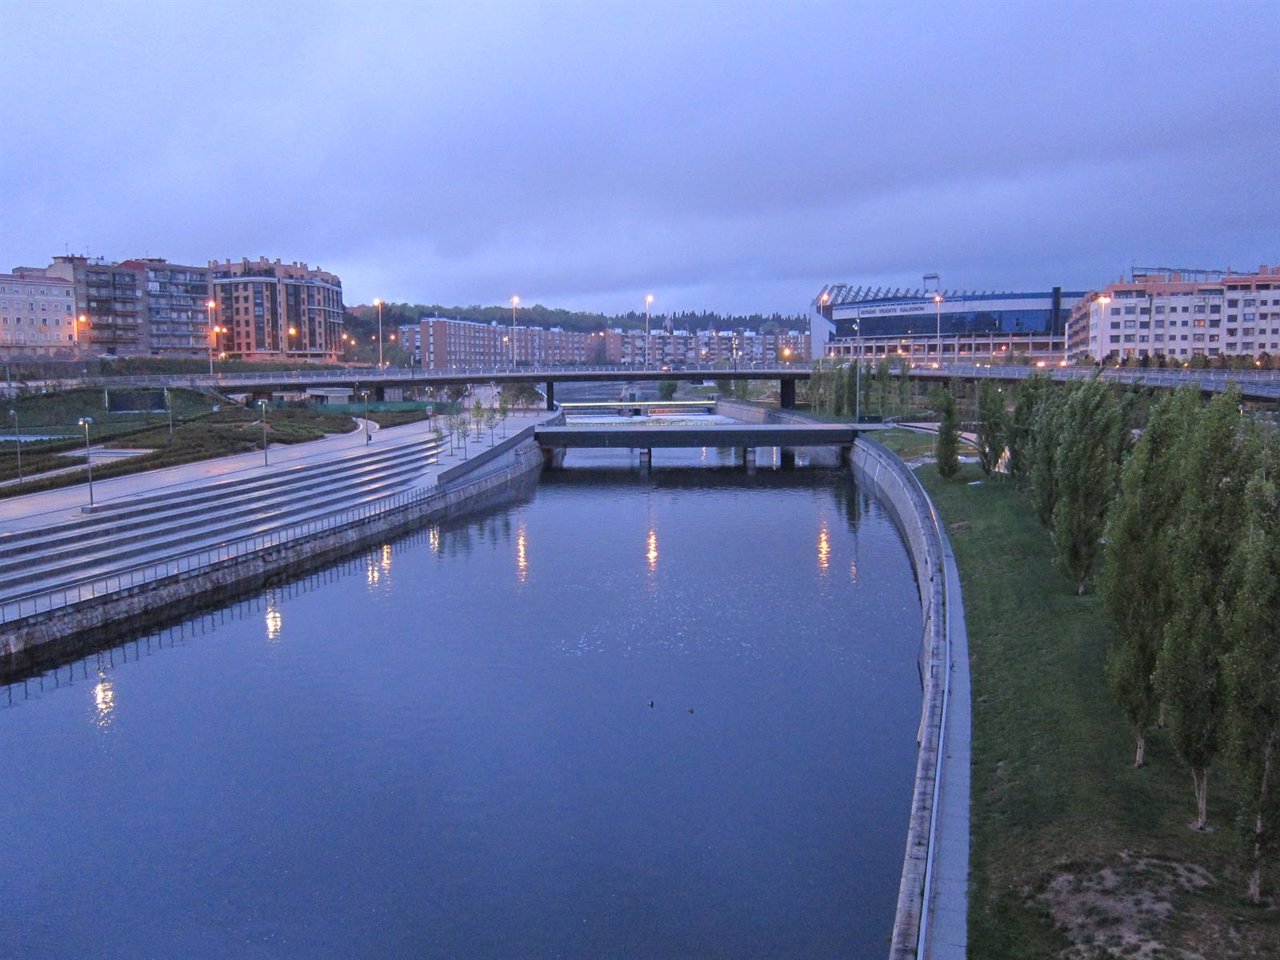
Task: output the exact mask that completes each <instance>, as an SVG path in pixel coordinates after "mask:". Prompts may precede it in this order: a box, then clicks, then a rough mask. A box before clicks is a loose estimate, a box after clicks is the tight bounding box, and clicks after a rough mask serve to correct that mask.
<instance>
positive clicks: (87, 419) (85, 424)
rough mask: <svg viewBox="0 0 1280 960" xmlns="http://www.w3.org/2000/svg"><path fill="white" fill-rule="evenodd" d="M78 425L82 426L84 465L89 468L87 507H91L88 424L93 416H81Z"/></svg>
mask: <svg viewBox="0 0 1280 960" xmlns="http://www.w3.org/2000/svg"><path fill="white" fill-rule="evenodd" d="M79 423H80V426H82V427H84V465H85V467H86V468H88V470H89V509H90V510H92V509H93V455H92V454H91V453H90V452H89V426H90V424H92V423H93V417H81V418H80V420H79Z"/></svg>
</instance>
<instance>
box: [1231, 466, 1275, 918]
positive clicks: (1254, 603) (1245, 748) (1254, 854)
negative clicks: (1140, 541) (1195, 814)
mask: <svg viewBox="0 0 1280 960" xmlns="http://www.w3.org/2000/svg"><path fill="white" fill-rule="evenodd" d="M1267 459H1268V460H1270V461H1271V462H1270V464H1269V465H1267V466H1260V467H1259V468H1258V469H1257V471H1256V472H1255V473H1254V476H1253V478H1252V479H1251V480H1250V481H1249V485H1248V487H1247V488H1246V490H1245V521H1244V531H1243V533H1242V535H1241V537H1240V540H1239V543H1238V546H1237V548H1236V550H1235V554H1234V556H1233V557H1232V564H1233V570H1232V573H1233V577H1232V579H1233V580H1234V581H1235V582H1237V583H1238V584H1239V592H1238V594H1237V596H1236V599H1235V601H1234V602H1233V603H1232V604H1231V605H1230V606H1229V607H1224V608H1223V609H1222V610H1221V611H1220V613H1221V615H1222V617H1223V619H1224V621H1225V624H1226V630H1227V636H1228V642H1229V643H1230V647H1231V651H1230V653H1228V654H1227V655H1226V657H1225V658H1224V662H1223V678H1224V680H1225V682H1226V690H1227V704H1228V706H1227V711H1228V718H1227V735H1228V740H1229V746H1230V752H1231V755H1232V756H1233V758H1234V759H1235V761H1236V764H1237V766H1238V767H1239V769H1240V774H1241V776H1240V816H1241V824H1242V826H1243V827H1244V832H1245V836H1246V849H1247V854H1246V859H1247V866H1248V870H1249V884H1248V891H1247V895H1248V897H1249V900H1250V901H1251V902H1253V903H1260V902H1261V900H1262V867H1263V864H1264V862H1266V861H1267V860H1268V859H1271V858H1274V856H1275V854H1276V851H1277V849H1278V848H1280V831H1278V830H1277V829H1276V824H1277V819H1280V669H1278V668H1277V664H1278V663H1280V496H1277V491H1276V482H1275V476H1276V469H1277V467H1280V462H1278V461H1280V457H1276V456H1275V455H1274V454H1273V453H1271V452H1270V451H1269V452H1268V457H1267Z"/></svg>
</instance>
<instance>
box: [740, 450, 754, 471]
mask: <svg viewBox="0 0 1280 960" xmlns="http://www.w3.org/2000/svg"><path fill="white" fill-rule="evenodd" d="M742 464H743V466H745V467H746V468H747V473H749V474H754V473H755V472H756V448H755V447H743V448H742Z"/></svg>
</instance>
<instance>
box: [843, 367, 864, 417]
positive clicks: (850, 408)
mask: <svg viewBox="0 0 1280 960" xmlns="http://www.w3.org/2000/svg"><path fill="white" fill-rule="evenodd" d="M854 364H856V366H855V365H854ZM861 365H862V361H861V360H860V359H859V360H855V361H854V362H853V364H851V365H850V367H849V373H848V376H847V377H846V378H845V382H844V406H845V412H846V413H848V414H849V416H851V417H852V416H853V415H854V413H858V412H862V411H859V410H858V385H859V384H858V368H859V367H860V366H861Z"/></svg>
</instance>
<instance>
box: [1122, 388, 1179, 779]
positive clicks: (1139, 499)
mask: <svg viewBox="0 0 1280 960" xmlns="http://www.w3.org/2000/svg"><path fill="white" fill-rule="evenodd" d="M1199 406H1200V399H1199V397H1198V396H1197V395H1196V393H1195V391H1193V390H1179V391H1177V392H1175V393H1172V394H1167V395H1166V396H1165V397H1164V398H1163V399H1162V400H1161V401H1160V403H1158V404H1157V405H1156V407H1155V408H1154V409H1153V410H1152V412H1151V417H1150V419H1149V420H1148V422H1147V428H1146V430H1144V431H1143V433H1142V436H1141V437H1140V438H1139V440H1138V442H1137V443H1136V444H1135V445H1134V448H1133V451H1132V453H1131V454H1130V455H1129V457H1128V459H1127V460H1126V461H1125V464H1124V468H1123V471H1122V474H1121V480H1120V492H1119V495H1118V496H1117V497H1116V499H1115V502H1114V503H1113V504H1112V506H1111V511H1110V513H1109V515H1108V517H1107V529H1106V547H1105V548H1104V551H1103V566H1102V575H1101V577H1100V578H1099V584H1100V587H1101V593H1102V603H1103V608H1104V609H1105V610H1106V612H1107V614H1108V616H1109V617H1110V619H1111V621H1112V623H1114V624H1115V633H1114V635H1113V637H1112V639H1111V642H1110V643H1109V644H1108V648H1107V661H1106V673H1107V685H1108V687H1109V688H1110V690H1111V696H1112V698H1113V699H1114V700H1115V701H1116V703H1117V704H1118V705H1119V707H1120V709H1121V710H1122V711H1123V712H1124V715H1125V719H1126V720H1128V721H1129V726H1130V728H1131V729H1132V730H1133V735H1134V738H1135V740H1136V748H1135V754H1134V760H1133V765H1134V766H1135V767H1141V766H1142V765H1143V763H1144V762H1145V759H1146V743H1147V739H1146V737H1147V731H1148V730H1150V729H1151V727H1152V726H1154V724H1155V722H1156V720H1157V717H1158V715H1159V711H1160V697H1159V695H1158V693H1157V692H1156V686H1155V676H1154V675H1155V668H1156V654H1157V652H1158V651H1159V649H1160V641H1161V637H1162V636H1163V633H1164V624H1165V621H1166V620H1167V618H1168V610H1169V605H1170V604H1171V603H1172V599H1173V592H1174V590H1175V589H1176V587H1175V586H1174V582H1173V573H1172V570H1171V569H1170V555H1169V550H1170V544H1169V538H1170V536H1171V534H1172V529H1173V526H1174V521H1175V518H1176V516H1177V510H1178V500H1179V495H1178V493H1179V492H1178V488H1177V483H1176V477H1177V461H1176V459H1175V456H1174V452H1175V450H1176V449H1177V446H1178V438H1179V437H1181V436H1183V435H1185V434H1186V433H1187V432H1188V431H1189V430H1190V429H1191V425H1192V424H1193V423H1194V422H1195V417H1196V412H1197V410H1198V409H1199Z"/></svg>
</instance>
